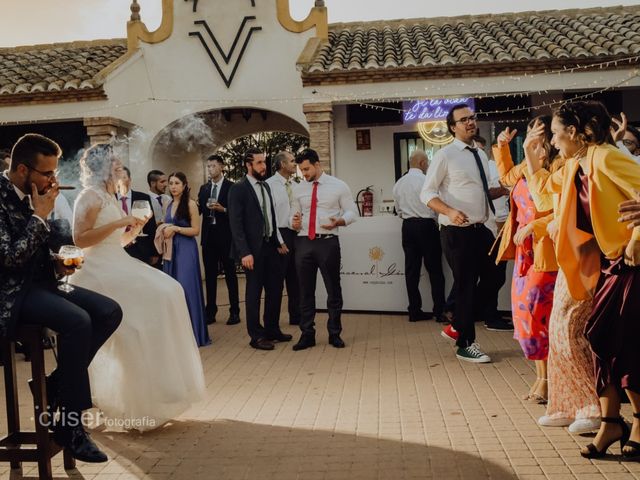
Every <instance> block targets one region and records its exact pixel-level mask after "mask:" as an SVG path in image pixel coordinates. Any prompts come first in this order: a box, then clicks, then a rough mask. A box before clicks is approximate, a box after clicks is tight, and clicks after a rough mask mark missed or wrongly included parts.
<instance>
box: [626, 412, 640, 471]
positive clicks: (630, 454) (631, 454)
mask: <svg viewBox="0 0 640 480" xmlns="http://www.w3.org/2000/svg"><path fill="white" fill-rule="evenodd" d="M633 417H634V418H640V413H634V414H633ZM624 446H625V447H631V448H632V450H627V451H625V450H622V458H623V459H624V460H635V461H638V460H640V443H638V442H636V441H633V440H627V443H626V444H625V445H624Z"/></svg>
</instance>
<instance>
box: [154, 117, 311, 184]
mask: <svg viewBox="0 0 640 480" xmlns="http://www.w3.org/2000/svg"><path fill="white" fill-rule="evenodd" d="M261 132H286V133H294V134H298V135H301V136H304V137H308V132H307V130H306V128H305V127H304V126H303V125H301V124H300V123H299V122H297V121H296V120H293V119H292V118H290V117H288V116H286V115H284V114H282V113H279V112H274V111H269V110H262V109H255V108H242V107H233V108H228V109H221V110H211V111H207V112H201V113H198V114H194V115H188V116H185V117H182V118H180V119H178V120H176V121H175V122H173V123H172V124H170V125H168V126H167V127H165V128H164V129H163V130H162V131H161V132H160V133H159V134H158V135H157V136H156V138H155V140H154V143H153V146H152V150H151V152H152V165H153V168H157V169H159V170H162V171H164V172H166V173H169V172H171V171H175V170H181V171H183V172H184V173H185V174H186V175H187V177H188V178H189V179H190V181H191V183H192V185H193V186H195V185H197V184H199V183H201V182H204V181H205V180H206V173H205V166H204V159H206V157H207V156H209V155H210V154H212V153H214V152H216V151H217V150H218V149H220V148H221V147H223V146H224V145H227V144H229V143H230V142H232V141H233V140H236V139H238V138H241V137H245V136H247V135H252V134H259V133H261Z"/></svg>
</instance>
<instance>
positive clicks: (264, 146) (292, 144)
mask: <svg viewBox="0 0 640 480" xmlns="http://www.w3.org/2000/svg"><path fill="white" fill-rule="evenodd" d="M250 148H258V149H260V150H262V151H263V152H264V153H265V154H266V155H267V166H268V171H269V172H272V168H271V160H272V159H273V157H274V156H275V155H276V154H277V153H278V152H281V151H283V150H287V151H289V152H291V153H293V154H294V155H296V154H297V153H299V152H300V151H302V150H304V149H305V148H309V139H308V138H307V137H304V136H302V135H298V134H296V133H287V132H261V133H254V134H252V135H246V136H244V137H240V138H236V139H235V140H233V141H231V142H229V143H227V144H226V145H224V146H223V147H222V148H220V149H219V150H218V151H217V152H215V153H217V154H218V155H220V156H221V157H222V158H224V162H225V165H226V176H227V178H229V179H230V180H232V181H234V182H235V181H237V180H239V179H241V178H242V177H243V176H244V174H245V173H246V171H245V169H244V161H243V159H244V153H245V152H246V151H247V150H249V149H250Z"/></svg>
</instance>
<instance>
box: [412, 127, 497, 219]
mask: <svg viewBox="0 0 640 480" xmlns="http://www.w3.org/2000/svg"><path fill="white" fill-rule="evenodd" d="M468 146H469V145H467V144H466V143H464V142H462V141H461V140H458V139H456V140H454V141H453V143H451V144H450V145H447V146H446V147H444V148H443V149H441V150H438V152H437V153H436V154H435V155H434V157H433V162H431V166H430V167H429V170H428V171H427V175H426V178H425V181H424V185H423V186H422V191H421V192H420V200H421V201H422V202H424V203H425V204H427V203H429V202H430V201H431V200H433V199H434V198H439V199H440V200H442V201H443V202H444V203H446V204H447V205H449V206H450V207H451V208H455V209H456V210H459V211H461V212H463V213H464V214H466V215H467V217H468V219H469V222H468V224H467V225H471V224H474V223H485V222H486V221H487V219H488V218H489V212H490V210H489V203H488V200H487V196H486V194H485V192H484V188H483V186H482V179H481V177H480V171H479V170H478V166H477V164H476V161H475V159H474V156H473V153H472V152H471V151H469V150H467V147H468ZM478 154H479V155H480V161H481V162H482V167H483V168H484V172H485V176H486V177H487V183H488V184H489V185H488V186H489V187H491V186H492V185H494V184H495V182H494V180H493V179H492V178H491V172H490V171H489V160H488V159H487V155H486V154H485V153H484V152H483V151H482V150H481V149H478ZM438 220H439V222H440V225H451V221H450V220H449V217H447V216H446V215H442V214H440V216H439V217H438Z"/></svg>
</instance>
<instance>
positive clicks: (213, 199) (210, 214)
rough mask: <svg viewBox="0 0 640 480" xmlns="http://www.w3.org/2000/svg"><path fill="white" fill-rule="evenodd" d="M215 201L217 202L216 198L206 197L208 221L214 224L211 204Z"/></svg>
mask: <svg viewBox="0 0 640 480" xmlns="http://www.w3.org/2000/svg"><path fill="white" fill-rule="evenodd" d="M216 203H218V200H217V199H216V198H213V197H209V198H208V199H207V208H208V209H209V223H211V224H215V223H216V213H215V211H214V210H213V206H214V205H215V204H216Z"/></svg>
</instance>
